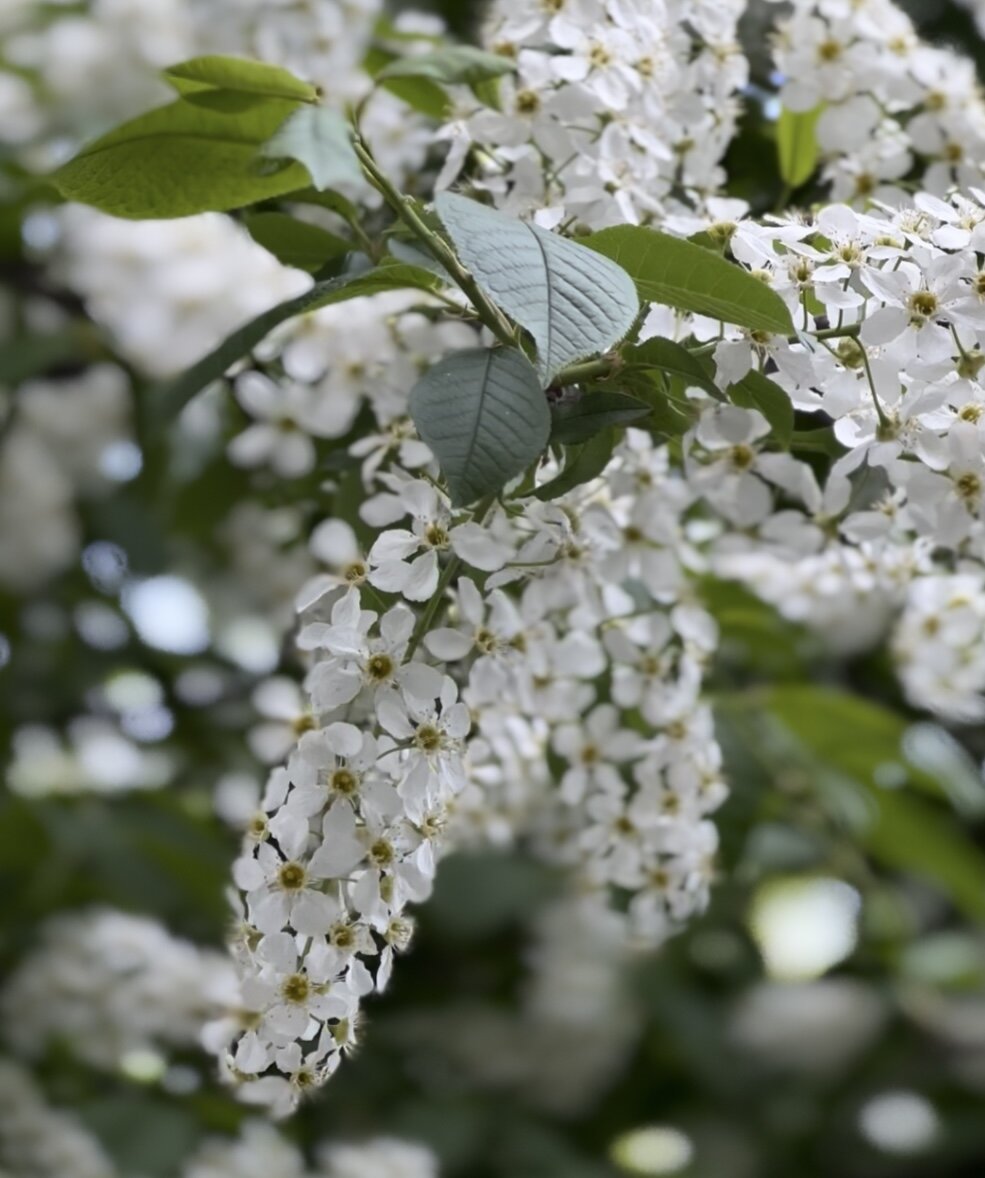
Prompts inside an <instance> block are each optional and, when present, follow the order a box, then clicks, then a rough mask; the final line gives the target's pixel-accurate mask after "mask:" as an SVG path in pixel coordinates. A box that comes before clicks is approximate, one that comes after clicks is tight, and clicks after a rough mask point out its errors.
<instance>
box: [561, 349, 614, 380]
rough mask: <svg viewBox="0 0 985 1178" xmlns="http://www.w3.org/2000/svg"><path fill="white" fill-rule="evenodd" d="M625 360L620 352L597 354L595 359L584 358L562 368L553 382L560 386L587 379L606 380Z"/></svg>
mask: <svg viewBox="0 0 985 1178" xmlns="http://www.w3.org/2000/svg"><path fill="white" fill-rule="evenodd" d="M622 363H623V360H622V357H621V356H620V355H619V353H618V352H616V353H613V354H612V355H608V356H597V357H596V358H595V359H594V360H582V361H581V362H580V363H578V364H569V365H568V366H567V368H562V369H561V371H560V372H558V374H557V375H556V376H555V377H554V380H553V381H552V382H551V383H552V384H554V385H557V386H558V387H559V388H564V387H565V386H566V385H572V384H583V383H584V382H585V381H586V380H596V379H597V380H606V379H608V378H609V377H610V376H612V375H613V374H614V373H615V372H616V371H617V370H618V369H619V368H620V367H621V366H622Z"/></svg>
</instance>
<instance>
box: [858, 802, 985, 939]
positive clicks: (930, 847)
mask: <svg viewBox="0 0 985 1178" xmlns="http://www.w3.org/2000/svg"><path fill="white" fill-rule="evenodd" d="M865 796H866V799H867V800H868V801H869V802H870V803H871V806H872V816H871V818H870V821H869V822H868V823H867V824H865V825H864V826H863V828H862V830H861V831H860V837H861V839H862V841H863V843H864V844H865V846H866V847H867V848H868V850H869V852H870V853H871V854H872V855H873V856H874V857H875V858H877V859H879V860H880V861H881V862H882V863H884V864H886V865H887V866H888V867H893V868H897V869H899V870H903V871H907V872H912V873H913V874H914V875H920V876H923V878H924V879H926V880H928V881H929V882H931V883H932V884H935V885H936V886H937V887H938V888H940V890H941V891H942V892H944V894H945V895H947V896H948V897H949V898H950V899H951V901H952V902H953V903H954V905H955V906H956V907H957V908H959V909H961V911H963V912H964V913H965V914H966V915H967V916H969V917H970V918H971V919H972V920H975V921H985V856H983V855H982V853H981V851H980V850H979V849H978V848H977V847H976V846H975V844H974V843H973V842H972V840H971V839H970V838H969V837H968V835H967V834H966V833H965V831H964V830H962V828H961V827H960V826H959V825H958V824H957V823H956V822H955V821H954V820H953V819H951V818H950V817H948V816H947V815H945V814H942V813H941V812H940V811H939V810H937V809H935V808H934V807H933V806H931V805H929V804H928V803H927V802H924V801H921V800H920V799H919V798H914V797H911V796H909V795H908V794H904V793H899V792H896V791H889V790H884V789H870V790H868V791H867V792H866V795H865Z"/></svg>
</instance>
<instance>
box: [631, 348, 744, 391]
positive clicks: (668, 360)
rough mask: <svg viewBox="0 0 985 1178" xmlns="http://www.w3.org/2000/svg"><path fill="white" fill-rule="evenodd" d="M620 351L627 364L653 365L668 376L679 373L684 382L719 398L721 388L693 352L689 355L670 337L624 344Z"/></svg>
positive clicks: (632, 365) (643, 366)
mask: <svg viewBox="0 0 985 1178" xmlns="http://www.w3.org/2000/svg"><path fill="white" fill-rule="evenodd" d="M622 355H623V360H624V361H625V363H626V365H627V366H628V367H641V368H655V369H657V370H658V371H660V372H666V373H668V374H669V375H671V376H679V377H680V378H681V379H682V380H683V381H684V383H685V385H687V386H690V385H693V386H694V387H695V388H699V389H703V390H704V391H705V392H706V393H710V394H711V396H713V397H715V398H716V399H717V400H721V399H722V392H721V390H720V389H719V388H718V386H717V385H716V384H715V382H714V381H713V380H712V378H711V376H710V374H709V372H708V370H707V369H706V368H705V367H704V365H703V364H702V363H701V361H700V360H699V359H698V358H697V356H692V354H691V353H690V352H689V351H688V350H687V348H685V347H684V346H683V345H682V344H678V343H675V342H674V341H673V340H669V339H649V340H646V341H645V342H644V343H642V344H637V345H636V346H634V347H631V348H626V349H625V350H624V351H623V354H622Z"/></svg>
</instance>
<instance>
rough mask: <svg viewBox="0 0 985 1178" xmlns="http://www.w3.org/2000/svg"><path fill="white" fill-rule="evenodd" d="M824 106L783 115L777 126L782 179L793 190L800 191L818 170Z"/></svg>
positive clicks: (786, 112)
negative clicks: (819, 123) (819, 126)
mask: <svg viewBox="0 0 985 1178" xmlns="http://www.w3.org/2000/svg"><path fill="white" fill-rule="evenodd" d="M823 110H824V103H821V105H820V106H815V107H814V109H813V110H805V111H792V110H788V109H787V108H786V107H784V108H783V110H781V111H780V117H779V119H778V120H777V124H776V149H777V155H778V157H779V161H780V176H781V177H782V178H783V182H784V183H785V184H786V185H787V186H788V187H789V188H799V187H800V186H801V184H805V183H806V182H807V181H808V180H809V179H810V178H811V176H812V174H813V172H814V169H815V168H816V167H817V136H816V135H815V129H816V127H817V120H818V119H819V118H820V117H821V112H822V111H823Z"/></svg>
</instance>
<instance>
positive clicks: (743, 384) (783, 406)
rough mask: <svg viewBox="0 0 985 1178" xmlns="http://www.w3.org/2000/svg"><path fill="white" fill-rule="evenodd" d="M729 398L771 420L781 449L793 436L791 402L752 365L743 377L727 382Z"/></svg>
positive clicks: (786, 447)
mask: <svg viewBox="0 0 985 1178" xmlns="http://www.w3.org/2000/svg"><path fill="white" fill-rule="evenodd" d="M728 397H729V400H730V401H731V402H732V403H733V404H734V405H741V406H742V407H743V408H744V409H758V410H759V412H760V413H762V415H763V416H764V417H765V418H766V420H767V421H768V422H769V423H770V430H771V431H772V434H773V438H774V440H775V441H776V442H778V443H779V444H780V445H781V446H782V447H783V448H784V449H788V448H789V446H790V440H791V438H792V437H793V403H792V402H791V400H790V397H789V396H788V395H787V394H786V392H784V390H783V389H781V388H780V386H779V385H778V384H777V383H776V382H775V381H772V380H770V378H769V377H768V376H763V374H762V373H761V372H757V371H756V370H755V369H751V370H750V371H749V372H747V373H746V375H745V376H744V377H743V378H742V380H740V381H737V382H736V383H735V384H733V385H730V386H729V390H728Z"/></svg>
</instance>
